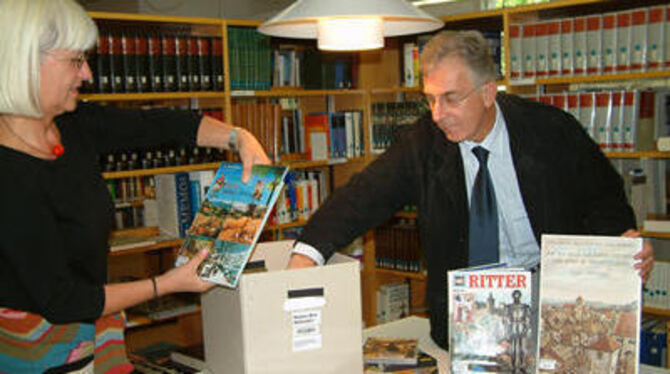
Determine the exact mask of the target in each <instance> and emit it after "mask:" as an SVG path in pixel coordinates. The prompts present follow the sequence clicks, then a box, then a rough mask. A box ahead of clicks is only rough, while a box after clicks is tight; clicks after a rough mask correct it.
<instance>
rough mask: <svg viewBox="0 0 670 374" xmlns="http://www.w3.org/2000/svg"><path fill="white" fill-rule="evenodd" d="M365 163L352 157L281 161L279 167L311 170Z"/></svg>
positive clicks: (363, 159)
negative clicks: (351, 163)
mask: <svg viewBox="0 0 670 374" xmlns="http://www.w3.org/2000/svg"><path fill="white" fill-rule="evenodd" d="M362 161H365V157H354V158H348V159H344V158H341V159H329V160H319V161H296V160H292V161H282V162H280V163H279V165H283V166H288V167H289V168H291V169H312V168H319V167H326V166H332V165H342V164H347V163H350V162H362Z"/></svg>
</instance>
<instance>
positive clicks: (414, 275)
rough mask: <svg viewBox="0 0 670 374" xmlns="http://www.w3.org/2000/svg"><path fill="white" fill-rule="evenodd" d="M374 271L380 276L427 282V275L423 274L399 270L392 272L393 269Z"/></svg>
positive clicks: (376, 269) (377, 269)
mask: <svg viewBox="0 0 670 374" xmlns="http://www.w3.org/2000/svg"><path fill="white" fill-rule="evenodd" d="M374 271H375V272H377V273H378V274H388V275H393V276H396V277H401V278H410V279H416V280H426V274H425V273H423V272H414V271H399V270H391V269H384V268H375V270H374Z"/></svg>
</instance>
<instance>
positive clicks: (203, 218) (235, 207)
mask: <svg viewBox="0 0 670 374" xmlns="http://www.w3.org/2000/svg"><path fill="white" fill-rule="evenodd" d="M287 172H288V168H287V167H278V166H267V165H255V166H254V167H253V170H252V175H251V178H250V179H249V181H248V182H247V183H242V164H240V163H228V162H223V163H221V165H220V166H219V169H218V170H217V172H216V175H215V176H214V181H213V182H212V185H211V186H210V188H209V190H208V191H207V194H206V196H205V199H204V201H203V202H202V205H201V207H200V209H199V210H198V213H197V214H196V216H195V218H194V219H193V223H192V224H191V227H190V228H189V229H188V231H187V235H186V238H185V240H184V244H183V246H182V247H181V249H180V251H179V255H178V256H177V260H176V265H177V266H180V265H182V264H184V263H186V262H188V260H189V259H190V258H191V257H193V255H195V254H196V253H198V251H199V250H201V249H203V248H206V249H207V250H208V251H209V256H208V257H207V259H205V260H204V261H203V263H202V264H201V266H200V269H199V270H200V276H201V277H202V278H203V279H205V280H208V281H210V282H214V283H218V284H220V285H223V286H227V287H231V288H234V287H237V282H238V280H239V278H240V275H241V274H242V270H244V267H245V265H246V263H247V261H248V260H249V257H250V256H251V252H252V251H253V248H254V246H255V245H256V242H257V241H258V237H259V236H260V234H261V232H262V231H263V227H264V226H265V223H266V221H267V218H268V216H269V215H270V211H271V210H272V207H273V206H274V203H275V202H276V200H277V197H278V196H279V192H280V191H281V188H282V186H283V185H284V177H285V176H286V173H287Z"/></svg>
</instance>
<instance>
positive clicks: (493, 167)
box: [458, 103, 540, 268]
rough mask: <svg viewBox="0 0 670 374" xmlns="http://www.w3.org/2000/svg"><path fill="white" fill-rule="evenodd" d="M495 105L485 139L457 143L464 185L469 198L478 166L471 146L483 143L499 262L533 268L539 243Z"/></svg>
mask: <svg viewBox="0 0 670 374" xmlns="http://www.w3.org/2000/svg"><path fill="white" fill-rule="evenodd" d="M495 106H496V120H495V123H494V125H493V129H492V130H491V132H490V133H489V134H488V135H487V136H486V138H485V139H484V141H482V142H481V143H476V142H472V141H468V140H466V141H462V142H460V143H458V146H459V147H460V149H461V160H462V161H463V169H464V171H465V188H466V191H467V193H468V201H470V195H471V194H472V185H473V184H474V182H475V177H476V176H477V171H478V170H479V161H477V158H476V157H475V155H474V154H473V153H472V148H474V147H476V146H482V147H484V148H486V149H487V150H488V151H489V158H488V168H489V173H490V175H491V179H492V180H493V188H494V190H495V194H496V201H497V203H498V223H499V224H498V228H499V230H500V262H504V263H506V264H507V265H509V266H514V267H524V268H532V267H534V266H535V265H537V264H538V263H539V262H540V247H539V245H538V243H537V241H536V240H535V235H534V234H533V230H532V228H531V226H530V221H529V219H528V213H526V207H525V206H524V205H523V200H522V198H521V190H520V189H519V182H518V180H517V176H516V170H515V169H514V161H513V160H512V151H511V149H510V143H509V133H508V132H507V126H506V125H505V118H504V117H503V115H502V112H501V110H500V107H498V103H496V104H495Z"/></svg>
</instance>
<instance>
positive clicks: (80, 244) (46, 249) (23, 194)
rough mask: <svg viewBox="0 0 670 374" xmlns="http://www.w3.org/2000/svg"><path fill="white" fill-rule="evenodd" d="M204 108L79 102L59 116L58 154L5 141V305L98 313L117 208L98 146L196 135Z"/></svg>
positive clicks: (55, 318)
mask: <svg viewBox="0 0 670 374" xmlns="http://www.w3.org/2000/svg"><path fill="white" fill-rule="evenodd" d="M200 118H201V117H200V116H199V115H197V114H195V113H193V112H190V111H175V110H168V109H152V110H123V109H118V108H114V107H106V106H100V105H95V104H90V103H80V104H79V107H78V109H77V110H76V111H74V112H71V113H67V114H64V115H61V116H59V117H57V118H56V124H57V126H58V128H59V130H60V132H61V136H62V143H63V146H64V147H65V153H64V154H63V156H61V157H60V158H58V159H57V160H55V161H47V160H42V159H39V158H35V157H32V156H30V155H27V154H25V153H21V152H17V151H15V150H13V149H10V148H7V147H2V146H0V176H1V177H0V178H1V179H2V182H1V183H0V207H1V208H0V285H2V286H1V287H0V306H3V307H9V308H12V309H17V310H23V311H28V312H32V313H36V314H39V315H41V316H43V317H44V318H46V319H47V320H48V321H49V322H51V323H69V322H92V321H93V320H95V319H96V318H97V317H99V316H100V314H101V313H102V309H103V306H104V303H105V296H104V290H103V285H104V283H105V282H106V280H107V251H108V245H107V239H108V236H109V232H110V229H111V223H112V216H113V211H114V206H113V203H112V200H111V197H110V195H109V192H108V190H107V187H106V183H105V181H104V180H103V178H102V176H101V173H100V166H99V162H98V160H99V155H100V154H105V153H109V152H112V151H115V150H119V149H124V148H129V149H133V148H141V147H150V146H156V145H162V144H175V143H178V144H189V145H191V144H194V143H195V138H196V133H197V129H198V125H199V123H200Z"/></svg>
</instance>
